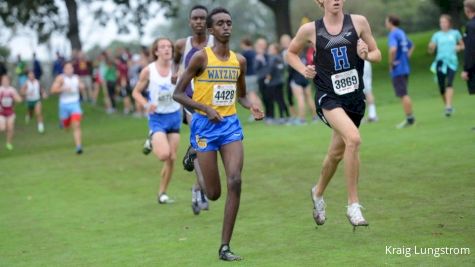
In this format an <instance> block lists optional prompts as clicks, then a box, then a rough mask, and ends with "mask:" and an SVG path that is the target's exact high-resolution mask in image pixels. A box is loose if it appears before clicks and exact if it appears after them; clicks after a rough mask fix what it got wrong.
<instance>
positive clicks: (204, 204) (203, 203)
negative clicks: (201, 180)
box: [197, 190, 209, 210]
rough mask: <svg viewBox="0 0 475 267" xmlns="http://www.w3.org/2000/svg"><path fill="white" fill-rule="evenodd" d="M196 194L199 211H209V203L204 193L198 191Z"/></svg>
mask: <svg viewBox="0 0 475 267" xmlns="http://www.w3.org/2000/svg"><path fill="white" fill-rule="evenodd" d="M197 193H198V196H199V198H198V205H199V207H200V209H202V210H209V201H208V198H207V197H206V195H205V192H203V190H200V191H198V192H197Z"/></svg>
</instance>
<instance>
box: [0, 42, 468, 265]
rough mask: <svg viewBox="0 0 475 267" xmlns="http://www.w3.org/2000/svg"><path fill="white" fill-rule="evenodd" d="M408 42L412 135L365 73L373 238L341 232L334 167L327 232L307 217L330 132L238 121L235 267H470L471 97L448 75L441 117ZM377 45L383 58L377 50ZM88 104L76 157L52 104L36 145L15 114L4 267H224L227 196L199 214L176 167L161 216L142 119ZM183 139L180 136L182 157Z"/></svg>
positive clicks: (0, 258)
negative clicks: (451, 88) (451, 108)
mask: <svg viewBox="0 0 475 267" xmlns="http://www.w3.org/2000/svg"><path fill="white" fill-rule="evenodd" d="M411 38H412V39H413V40H414V42H415V44H416V47H417V50H416V52H415V54H414V58H413V60H412V62H413V70H414V71H413V74H412V75H411V80H410V89H409V90H410V94H411V96H413V100H414V107H415V115H416V117H417V125H416V126H415V127H413V128H409V129H404V130H397V129H395V127H394V126H395V125H396V124H397V123H399V122H400V121H401V120H402V119H403V112H402V109H401V107H400V104H399V102H398V100H397V99H396V98H395V97H394V94H393V91H392V88H391V85H390V80H389V77H388V74H387V72H386V70H387V64H385V63H384V62H383V63H381V64H379V65H374V79H375V81H374V92H375V94H376V98H377V103H378V115H379V117H380V122H378V123H375V124H363V125H362V127H361V133H362V138H363V144H362V147H361V162H362V166H361V174H360V198H361V201H362V204H363V205H364V206H365V208H366V209H365V210H364V211H363V212H364V215H365V217H366V219H367V220H368V221H369V223H370V227H369V228H363V229H358V230H357V231H356V232H354V233H353V232H352V227H351V226H350V225H349V223H348V222H347V219H346V217H345V211H346V208H345V206H346V185H345V179H344V177H343V170H342V169H339V170H338V171H337V173H336V175H335V177H334V179H333V181H332V183H331V184H330V186H329V188H328V191H327V192H326V195H325V199H326V202H327V205H328V206H327V214H328V221H327V222H326V224H325V225H324V226H321V227H316V225H315V223H314V221H313V219H312V215H311V214H312V204H311V201H310V197H309V191H310V188H311V187H312V185H313V184H314V183H315V182H316V179H317V177H318V173H319V171H320V168H321V162H322V160H323V157H324V156H325V153H326V151H327V146H328V142H329V140H330V134H331V131H330V129H329V128H328V127H326V126H324V125H323V124H321V123H319V124H311V125H308V126H301V127H296V126H295V127H293V126H292V127H291V126H276V125H273V126H268V125H265V124H263V123H248V122H247V120H246V118H247V116H248V113H247V112H246V111H243V110H240V112H241V113H240V114H241V115H240V116H241V118H242V122H243V127H244V131H245V141H244V146H245V166H244V173H243V190H242V203H241V208H240V212H239V215H238V221H237V224H236V227H235V232H234V237H233V241H232V244H231V245H232V248H233V250H234V251H235V252H238V253H239V254H241V255H242V256H243V257H244V258H245V260H244V261H242V262H239V263H235V264H233V265H236V266H386V265H389V266H393V265H402V266H473V265H474V264H475V257H474V256H473V253H474V250H475V228H474V224H473V222H474V221H475V212H474V210H475V198H474V195H475V180H474V177H475V167H474V164H473V159H474V158H475V141H474V140H475V132H473V131H471V127H472V126H475V110H474V109H473V103H474V101H475V99H474V98H473V97H469V96H468V95H467V92H466V88H465V85H464V83H462V81H461V80H460V78H459V76H457V78H456V82H455V99H454V105H455V108H456V112H455V114H454V116H453V117H452V118H450V119H447V118H445V117H444V116H443V105H442V101H441V99H440V96H439V94H438V89H437V88H436V84H435V83H433V78H432V75H431V73H430V72H429V70H428V68H429V64H430V62H431V61H432V58H431V57H429V56H427V55H426V53H425V50H426V45H427V42H428V40H429V38H430V34H429V33H424V34H418V35H414V36H411ZM379 44H380V48H381V50H382V52H383V55H384V56H385V57H386V51H387V48H386V46H385V45H384V44H385V40H380V42H379ZM83 107H84V110H85V120H84V122H83V132H84V138H83V139H84V149H85V154H83V155H82V156H76V155H75V154H74V147H73V143H72V136H71V134H70V133H64V132H63V131H62V130H60V129H59V128H58V126H57V125H58V120H57V99H55V98H50V99H48V100H47V101H45V113H46V121H47V124H46V126H47V132H46V134H45V135H39V134H37V133H36V132H35V125H34V124H33V123H30V124H29V125H25V123H24V122H23V116H24V109H25V108H24V106H23V105H20V106H18V107H17V112H18V116H17V118H18V119H17V134H16V136H15V140H14V145H15V150H14V151H12V152H7V151H5V149H4V147H3V139H2V140H0V141H1V143H0V188H1V194H0V240H1V242H0V266H221V265H222V264H223V263H221V262H219V260H218V259H217V250H218V247H219V245H220V244H219V240H220V234H221V224H222V216H223V205H224V201H223V199H225V194H223V196H222V197H221V199H220V200H218V201H217V202H214V203H211V207H210V211H207V212H202V214H201V215H199V216H194V215H193V214H192V212H191V207H190V204H191V203H190V188H191V184H192V183H193V176H192V175H190V174H189V173H187V172H185V171H184V170H182V167H181V164H180V163H179V162H178V163H177V165H176V172H175V174H174V177H173V180H172V182H171V186H170V188H169V192H168V193H169V194H170V196H172V197H173V198H175V200H176V203H174V204H171V205H158V204H157V203H156V190H157V188H158V181H159V178H158V177H159V170H160V168H161V163H160V162H159V161H158V160H157V159H156V158H155V157H154V156H153V155H150V156H144V155H142V154H141V152H140V151H141V146H142V143H143V140H144V137H145V136H146V132H147V126H146V121H145V120H144V119H134V118H131V117H125V116H122V115H113V116H108V115H106V114H105V113H104V112H103V111H102V109H99V108H97V107H91V106H89V105H87V104H84V105H83ZM188 135H189V131H188V128H187V127H184V128H183V131H182V138H181V143H180V149H179V159H181V157H182V156H183V155H184V152H185V150H186V147H187V143H188ZM1 137H2V138H3V135H1ZM221 173H222V174H224V173H223V172H221ZM224 189H225V187H223V190H224ZM223 192H225V190H224V191H223ZM388 246H389V247H390V248H401V249H402V248H411V249H414V247H417V248H418V249H424V248H445V247H449V248H469V249H470V250H471V255H440V256H439V257H436V256H434V255H415V254H414V253H411V254H410V255H406V256H405V255H394V254H391V253H389V254H388V253H387V247H388ZM413 252H414V251H413ZM419 252H423V251H419Z"/></svg>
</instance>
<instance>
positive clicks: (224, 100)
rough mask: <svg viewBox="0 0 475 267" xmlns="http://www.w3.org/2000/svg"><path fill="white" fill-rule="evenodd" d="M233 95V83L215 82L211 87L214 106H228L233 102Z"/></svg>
mask: <svg viewBox="0 0 475 267" xmlns="http://www.w3.org/2000/svg"><path fill="white" fill-rule="evenodd" d="M235 96H236V85H235V84H217V85H215V86H214V87H213V105H214V106H230V105H232V104H234V101H235Z"/></svg>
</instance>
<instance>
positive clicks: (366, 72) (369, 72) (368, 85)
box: [363, 60, 378, 123]
mask: <svg viewBox="0 0 475 267" xmlns="http://www.w3.org/2000/svg"><path fill="white" fill-rule="evenodd" d="M363 83H364V89H363V93H364V95H365V98H366V105H367V106H368V117H367V119H366V121H367V122H369V123H371V122H377V121H378V115H377V114H376V103H375V100H374V95H373V69H372V67H371V62H369V61H368V60H365V62H364V68H363Z"/></svg>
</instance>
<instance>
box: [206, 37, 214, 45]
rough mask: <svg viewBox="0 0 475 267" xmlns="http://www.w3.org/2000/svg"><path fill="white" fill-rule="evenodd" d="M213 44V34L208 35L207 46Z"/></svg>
mask: <svg viewBox="0 0 475 267" xmlns="http://www.w3.org/2000/svg"><path fill="white" fill-rule="evenodd" d="M213 45H214V36H213V35H211V34H210V35H208V43H207V46H213Z"/></svg>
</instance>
